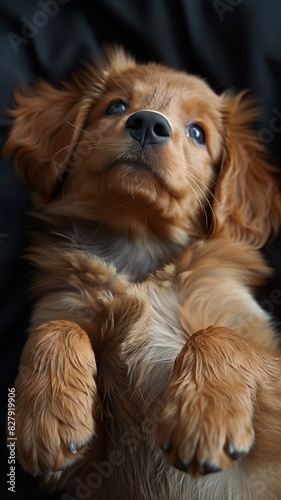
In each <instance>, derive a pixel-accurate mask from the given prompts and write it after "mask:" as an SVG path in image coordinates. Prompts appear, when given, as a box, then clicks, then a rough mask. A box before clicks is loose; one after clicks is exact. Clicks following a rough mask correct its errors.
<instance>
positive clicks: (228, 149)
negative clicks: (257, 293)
mask: <svg viewBox="0 0 281 500" xmlns="http://www.w3.org/2000/svg"><path fill="white" fill-rule="evenodd" d="M15 100H16V107H15V109H14V110H12V111H11V114H12V116H13V117H14V121H13V125H12V129H11V133H10V136H9V138H8V139H7V142H6V144H5V146H4V154H5V155H10V154H13V155H14V161H15V164H16V169H17V171H18V173H19V175H20V176H21V178H22V179H23V180H24V181H25V182H26V183H28V184H29V185H30V187H31V188H32V189H33V191H34V194H33V200H34V216H35V219H36V223H35V224H36V228H35V230H34V232H33V235H32V244H31V246H30V248H29V251H28V257H29V259H30V260H31V262H32V263H33V264H34V266H35V267H37V268H38V273H37V277H36V279H35V282H34V289H33V294H34V299H35V305H34V313H33V316H32V320H31V334H30V336H29V338H28V340H27V343H26V346H25V348H24V351H23V354H22V358H21V362H20V367H19V375H18V377H17V379H16V382H15V387H16V410H17V415H16V425H17V438H18V440H17V452H18V457H19V460H20V462H21V464H22V466H23V467H24V468H25V469H26V470H28V471H30V472H32V473H33V474H39V475H42V476H44V477H46V479H47V480H48V482H49V484H50V485H51V486H53V487H55V488H60V489H61V491H62V497H61V498H62V499H63V500H67V499H68V500H69V499H77V500H78V499H80V498H87V499H92V500H105V499H110V500H115V499H118V500H121V499H122V500H131V499H132V498H134V500H148V499H151V500H154V499H156V498H159V499H161V500H214V499H216V500H226V499H228V500H250V499H255V500H259V499H260V500H269V499H270V500H273V499H275V500H277V499H280V498H281V426H280V420H281V359H280V353H279V350H278V344H277V336H276V332H275V330H274V325H273V323H272V320H271V318H270V316H269V315H268V314H267V313H266V312H264V311H263V310H262V309H261V308H260V306H259V305H258V303H257V302H256V300H255V298H254V294H253V289H254V287H256V286H258V285H260V284H261V283H262V282H263V281H264V279H266V277H267V276H268V275H269V273H270V271H269V269H268V267H267V266H266V264H265V262H264V261H263V257H262V255H261V253H260V252H259V250H258V249H259V248H260V247H261V246H262V245H263V244H264V243H265V242H266V241H267V240H268V239H269V238H271V237H274V236H275V235H276V234H277V232H278V230H279V226H280V220H281V201H280V194H279V191H278V189H277V187H276V186H277V184H276V181H275V180H274V175H275V170H274V168H273V167H272V166H271V165H270V164H269V162H268V159H267V156H266V153H265V151H264V149H263V147H262V146H261V145H260V144H258V142H257V140H256V132H255V128H254V125H253V123H254V121H255V118H256V112H255V109H254V107H253V104H252V102H251V101H250V100H249V98H248V97H247V96H246V95H245V93H241V94H239V95H237V96H233V95H230V94H223V95H221V96H219V95H216V94H215V93H214V92H213V91H212V90H211V89H210V88H209V87H208V85H207V84H206V83H205V82H204V81H202V80H201V79H199V78H197V77H195V76H191V75H187V74H186V73H184V72H176V71H174V70H172V69H168V68H166V67H163V66H160V65H155V64H149V65H137V64H136V62H135V61H134V60H133V59H132V58H130V57H128V56H126V55H125V54H124V53H123V52H122V50H115V51H114V50H113V51H112V52H111V53H110V55H109V57H108V59H106V60H104V61H103V62H101V61H100V62H99V63H98V64H97V65H96V66H92V65H85V66H84V67H83V68H82V69H81V70H80V71H79V72H77V73H76V74H74V75H73V76H72V77H71V78H70V79H69V80H68V81H66V82H64V83H62V84H61V86H60V87H59V88H57V89H55V88H53V87H52V86H50V85H49V84H48V83H46V82H45V81H39V82H38V84H37V85H36V86H35V87H34V88H32V89H26V88H22V89H21V90H20V91H18V92H17V93H16V98H15ZM116 102H117V104H116ZM120 102H121V104H120ZM111 103H115V104H114V106H117V107H114V106H113V111H112V107H111V108H110V105H111ZM118 106H119V108H118ZM106 110H107V111H106ZM108 110H109V111H108ZM141 110H145V111H149V112H154V113H156V115H155V114H153V115H151V114H148V115H146V116H148V117H149V119H150V118H151V117H152V116H153V119H156V121H157V120H158V121H159V120H160V121H161V123H162V122H163V120H164V122H165V124H167V122H168V124H169V125H168V128H169V127H170V130H171V134H170V135H169V137H166V136H165V137H164V133H163V132H162V131H161V130H162V129H161V130H160V132H159V131H158V129H157V141H158V138H159V136H161V142H159V143H157V144H154V143H153V142H152V143H141V142H140V140H138V139H136V138H134V137H133V136H132V133H131V131H132V129H131V128H130V127H129V122H128V119H129V117H131V116H133V115H134V114H135V113H137V112H139V111H141ZM137 116H140V115H137ZM159 117H161V118H159ZM157 123H158V122H157ZM190 123H196V124H197V125H199V126H200V127H201V128H203V129H204V131H205V136H206V144H205V145H204V143H203V144H200V143H198V142H196V141H194V140H193V139H192V138H191V137H190V135H189V136H188V134H187V131H186V130H187V129H186V127H189V124H190ZM158 125H159V124H158ZM197 125H196V126H197ZM188 130H189V131H190V129H189V128H188ZM153 133H154V129H153ZM197 133H198V130H197ZM161 447H162V450H161Z"/></svg>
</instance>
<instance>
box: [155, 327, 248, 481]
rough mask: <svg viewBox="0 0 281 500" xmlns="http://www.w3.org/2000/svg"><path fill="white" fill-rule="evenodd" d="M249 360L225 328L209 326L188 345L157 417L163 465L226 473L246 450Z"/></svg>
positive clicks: (197, 473)
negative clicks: (223, 471) (226, 469)
mask: <svg viewBox="0 0 281 500" xmlns="http://www.w3.org/2000/svg"><path fill="white" fill-rule="evenodd" d="M247 354H249V356H248V358H247ZM245 356H246V359H245ZM250 358H251V355H250V352H249V353H248V345H247V344H246V342H244V341H243V340H242V339H240V338H239V337H238V336H237V335H236V334H235V333H234V332H232V331H231V330H228V329H226V328H214V327H210V328H208V329H206V330H202V331H201V332H198V333H197V334H195V335H194V336H192V337H191V338H190V339H189V340H188V342H187V343H186V344H185V346H184V347H183V349H182V351H181V352H180V354H179V355H178V357H177V359H176V361H175V366H174V373H173V376H172V379H171V381H170V383H169V385H168V388H167V391H166V394H165V397H164V404H163V409H162V411H161V414H160V415H159V422H160V423H159V426H158V441H159V444H160V446H161V447H162V449H163V451H164V453H165V455H166V458H167V460H168V462H170V463H171V464H173V465H174V466H175V467H177V468H179V469H180V470H183V471H186V472H190V473H191V474H192V475H193V476H200V475H205V474H209V473H213V472H219V471H220V470H222V469H225V468H229V467H231V466H232V464H233V462H234V461H235V460H237V459H239V458H241V457H242V456H244V455H245V454H247V453H248V452H249V451H250V449H251V447H252V445H253V441H254V430H253V399H254V396H255V382H254V374H253V373H252V371H251V367H249V366H248V364H250V363H251V359H250ZM252 370H254V365H253V366H252Z"/></svg>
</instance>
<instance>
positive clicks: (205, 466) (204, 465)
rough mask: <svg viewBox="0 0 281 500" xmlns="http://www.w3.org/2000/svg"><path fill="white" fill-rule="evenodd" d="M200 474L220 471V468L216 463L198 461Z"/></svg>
mask: <svg viewBox="0 0 281 500" xmlns="http://www.w3.org/2000/svg"><path fill="white" fill-rule="evenodd" d="M200 466H201V468H200V474H203V475H206V474H212V473H214V472H220V471H221V470H222V469H221V467H219V466H218V465H215V464H210V463H209V462H200Z"/></svg>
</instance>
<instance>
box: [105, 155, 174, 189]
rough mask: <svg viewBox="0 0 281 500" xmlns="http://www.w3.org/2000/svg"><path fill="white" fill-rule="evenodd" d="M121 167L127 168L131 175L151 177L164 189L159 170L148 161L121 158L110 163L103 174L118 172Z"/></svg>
mask: <svg viewBox="0 0 281 500" xmlns="http://www.w3.org/2000/svg"><path fill="white" fill-rule="evenodd" d="M120 167H121V168H122V167H125V169H127V172H128V173H130V174H134V173H135V174H141V175H146V176H147V175H150V176H152V177H153V178H154V179H155V180H157V181H158V182H159V184H161V186H162V187H164V179H163V178H162V176H161V175H160V174H159V172H158V169H157V168H156V166H155V165H153V164H152V163H151V162H149V161H147V160H146V159H142V158H134V157H131V156H120V157H118V158H114V159H112V160H110V161H108V162H107V163H106V165H105V166H104V169H103V172H104V173H107V172H110V171H112V170H115V169H116V170H117V169H118V168H120Z"/></svg>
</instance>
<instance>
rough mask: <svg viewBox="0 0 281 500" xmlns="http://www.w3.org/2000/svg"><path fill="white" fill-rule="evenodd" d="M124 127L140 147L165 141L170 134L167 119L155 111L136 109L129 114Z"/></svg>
mask: <svg viewBox="0 0 281 500" xmlns="http://www.w3.org/2000/svg"><path fill="white" fill-rule="evenodd" d="M126 128H127V129H128V130H129V133H130V136H131V137H132V138H133V139H135V140H136V141H138V142H139V143H140V144H141V146H142V147H145V146H149V145H154V144H159V143H160V142H163V141H167V140H168V139H169V137H171V135H172V131H171V127H170V124H169V122H168V120H167V119H166V118H165V117H164V116H163V115H160V113H156V112H155V111H137V112H136V113H133V114H132V115H131V116H129V118H128V120H127V122H126Z"/></svg>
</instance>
